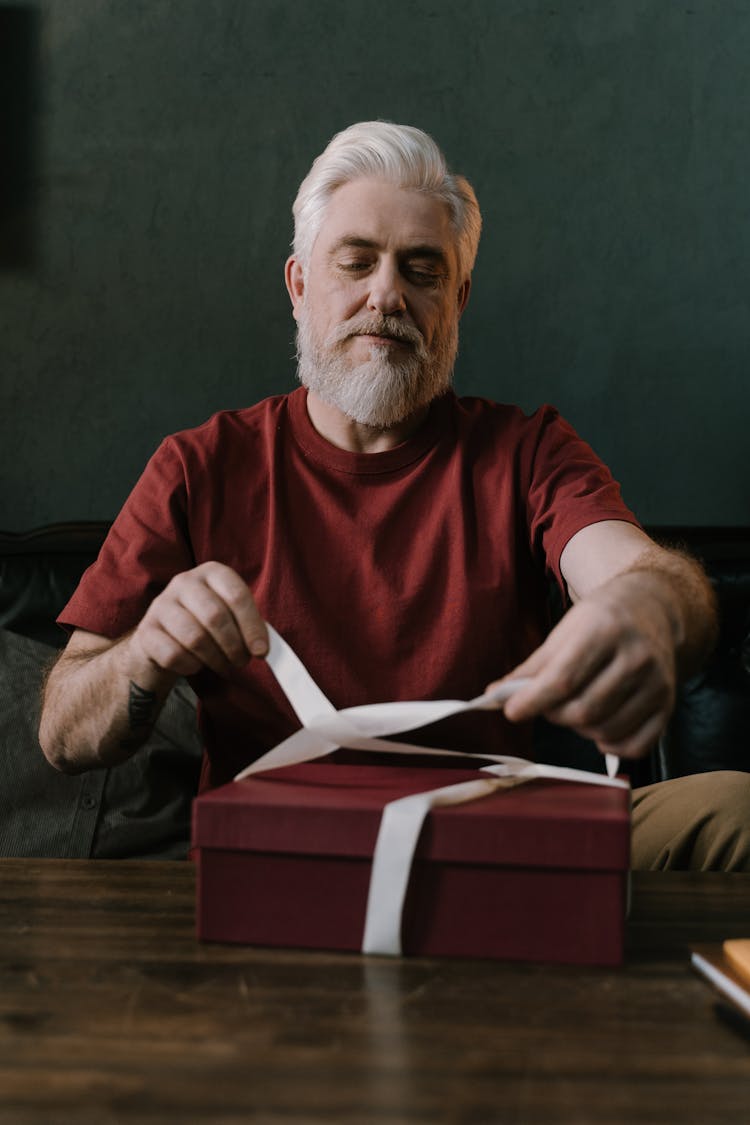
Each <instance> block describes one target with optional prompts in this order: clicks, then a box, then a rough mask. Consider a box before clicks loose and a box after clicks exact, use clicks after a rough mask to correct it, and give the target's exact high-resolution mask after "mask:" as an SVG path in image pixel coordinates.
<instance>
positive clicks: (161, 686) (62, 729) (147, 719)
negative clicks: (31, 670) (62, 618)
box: [39, 634, 177, 773]
mask: <svg viewBox="0 0 750 1125" xmlns="http://www.w3.org/2000/svg"><path fill="white" fill-rule="evenodd" d="M131 637H132V634H130V635H128V636H127V637H124V638H123V639H122V640H120V641H118V642H116V643H114V644H112V645H109V646H108V647H106V648H104V649H103V650H101V651H97V652H93V653H92V652H72V653H69V652H63V654H62V655H61V657H60V658H59V660H58V662H57V663H56V664H55V665H54V667H53V668H52V670H51V671H50V673H49V675H48V677H47V681H46V684H45V687H44V695H43V700H42V716H41V722H40V727H39V742H40V745H41V747H42V750H43V751H44V754H45V756H46V757H47V759H48V761H50V762H51V763H52V765H53V766H55V767H56V768H57V769H59V770H62V771H63V772H65V773H81V772H83V771H84V770H88V769H96V768H101V767H105V766H112V765H116V764H118V763H119V762H122V761H124V760H125V759H127V758H129V757H130V756H131V755H132V754H133V753H135V751H136V750H137V749H138V747H139V746H141V745H142V744H143V742H145V740H146V739H147V738H148V736H149V734H150V732H151V730H152V728H153V725H154V723H155V722H156V719H157V717H158V715H159V712H160V710H161V708H162V706H163V704H164V701H165V699H166V697H167V695H168V694H169V691H170V689H171V688H172V686H173V684H174V682H175V679H176V678H177V677H176V676H174V675H172V674H171V673H168V672H165V671H164V670H163V669H161V668H157V667H156V666H155V665H153V664H152V662H151V661H149V660H147V659H145V658H144V657H143V655H142V654H140V653H139V652H138V651H137V650H136V649H135V647H134V646H133V645H132V644H131Z"/></svg>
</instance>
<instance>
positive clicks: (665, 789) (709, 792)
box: [631, 770, 750, 871]
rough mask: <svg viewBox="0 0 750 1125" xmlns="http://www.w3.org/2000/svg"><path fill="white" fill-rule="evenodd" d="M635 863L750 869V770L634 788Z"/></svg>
mask: <svg viewBox="0 0 750 1125" xmlns="http://www.w3.org/2000/svg"><path fill="white" fill-rule="evenodd" d="M631 866H632V867H633V868H634V869H635V870H646V871H648V870H650V871H666V870H669V869H671V870H677V871H750V773H739V772H737V771H734V770H717V771H716V772H715V773H697V774H691V775H690V776H688V777H677V778H674V779H673V780H671V781H659V782H656V784H654V785H646V786H644V787H643V788H641V789H634V790H633V836H632V859H631Z"/></svg>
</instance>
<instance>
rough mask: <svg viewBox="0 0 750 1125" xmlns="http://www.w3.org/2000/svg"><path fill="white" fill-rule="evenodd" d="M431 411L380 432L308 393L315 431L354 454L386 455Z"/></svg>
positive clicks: (308, 410)
mask: <svg viewBox="0 0 750 1125" xmlns="http://www.w3.org/2000/svg"><path fill="white" fill-rule="evenodd" d="M429 409H430V408H429V406H423V407H422V408H421V409H420V410H417V411H416V412H415V413H414V414H410V415H409V417H408V418H405V419H404V420H403V421H402V422H398V423H396V425H394V426H389V427H388V428H386V429H380V428H377V427H375V426H366V425H364V424H363V423H361V422H355V421H354V420H353V419H352V418H349V417H348V416H347V415H346V414H342V412H341V411H340V410H339V409H338V408H337V407H335V406H330V405H329V404H328V403H327V402H323V400H322V399H320V398H318V396H317V395H316V394H315V393H314V392H313V391H308V392H307V413H308V415H309V416H310V421H311V422H312V424H313V426H314V427H315V429H316V430H317V431H318V433H319V434H320V435H321V437H324V438H325V439H326V441H330V443H331V445H335V446H338V448H339V449H347V450H348V451H349V452H350V453H383V452H385V451H386V450H388V449H394V448H395V447H396V446H397V445H400V444H401V443H402V442H403V441H406V439H407V438H408V437H411V435H412V434H413V433H414V432H415V430H418V429H419V427H420V426H421V425H422V423H423V422H424V420H425V418H426V417H427V412H428V411H429Z"/></svg>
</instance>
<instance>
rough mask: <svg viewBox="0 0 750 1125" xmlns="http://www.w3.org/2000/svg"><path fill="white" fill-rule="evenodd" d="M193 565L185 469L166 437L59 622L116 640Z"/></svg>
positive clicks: (174, 447)
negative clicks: (179, 575) (182, 572)
mask: <svg viewBox="0 0 750 1125" xmlns="http://www.w3.org/2000/svg"><path fill="white" fill-rule="evenodd" d="M193 566H195V557H194V553H193V549H192V545H191V542H190V537H189V532H188V521H187V486H186V479H185V470H184V465H183V461H182V458H181V456H180V452H179V449H178V448H177V446H176V444H175V442H174V440H173V439H172V438H166V439H165V441H163V442H162V444H161V445H160V446H159V448H158V450H157V451H156V453H155V454H154V455H153V457H152V458H151V460H150V461H149V462H148V464H147V466H146V468H145V470H144V472H143V474H142V476H141V477H140V479H139V481H138V482H137V484H136V485H135V488H134V489H133V491H132V492H131V494H130V496H129V497H128V499H127V500H126V502H125V504H124V506H123V508H122V511H121V512H120V514H119V515H118V517H117V519H116V520H115V522H114V523H113V525H112V527H111V529H110V531H109V534H108V536H107V538H106V540H105V542H104V544H103V546H102V549H101V551H100V552H99V557H98V558H97V560H96V562H95V563H93V564H92V565H91V566H90V567H89V568H88V570H86V571H85V573H84V575H83V577H82V578H81V581H80V583H79V586H78V589H77V590H76V592H75V593H74V594H73V597H72V598H71V599H70V601H69V602H68V604H67V605H66V606H65V608H64V609H63V611H62V613H61V614H60V616H59V617H58V619H57V620H58V623H59V624H60V625H62V626H63V627H65V628H68V629H71V628H79V629H86V630H87V631H88V632H91V633H98V634H100V635H102V636H105V637H109V638H111V639H113V640H114V639H115V638H117V637H120V636H122V635H123V634H124V633H126V632H128V631H129V630H130V629H133V628H135V626H136V625H137V624H138V622H139V621H140V620H141V618H142V617H143V615H144V614H145V612H146V610H147V609H148V607H149V605H150V604H151V602H152V601H153V599H154V598H155V597H156V596H157V595H158V594H159V593H161V591H162V590H163V589H164V587H165V586H166V585H167V583H168V582H169V581H170V579H172V578H173V577H174V575H176V574H179V573H180V572H181V571H184V570H189V569H191V568H192V567H193Z"/></svg>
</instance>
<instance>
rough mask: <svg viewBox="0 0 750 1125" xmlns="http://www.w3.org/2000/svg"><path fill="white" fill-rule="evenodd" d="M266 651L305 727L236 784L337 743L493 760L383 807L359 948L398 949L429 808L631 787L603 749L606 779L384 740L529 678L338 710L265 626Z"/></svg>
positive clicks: (485, 703) (477, 706) (498, 695)
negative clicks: (497, 795) (548, 789)
mask: <svg viewBox="0 0 750 1125" xmlns="http://www.w3.org/2000/svg"><path fill="white" fill-rule="evenodd" d="M267 627H268V635H269V639H270V648H269V652H268V656H267V657H266V660H267V663H268V665H269V667H270V668H271V671H272V672H273V674H274V676H275V677H276V679H277V680H278V682H279V685H280V686H281V688H282V690H283V691H284V693H285V694H286V696H287V698H288V700H289V702H290V703H291V705H292V707H293V708H294V710H295V712H296V714H297V716H298V718H299V720H300V722H301V723H302V727H301V728H300V730H298V731H296V732H295V733H294V734H292V735H291V736H290V737H289V738H286V739H284V741H283V742H280V743H279V744H278V746H275V747H274V749H273V750H269V751H268V753H267V754H263V755H262V757H260V758H258V759H257V760H256V761H254V762H252V763H251V764H250V765H249V766H247V767H246V768H245V769H244V770H241V772H240V773H238V774H237V776H236V778H235V781H241V780H242V779H243V778H245V777H249V776H250V775H251V774H254V773H260V772H262V771H266V770H273V769H280V768H281V767H282V766H291V765H298V764H300V763H302V762H309V761H313V760H314V759H315V758H321V757H324V756H325V755H326V754H330V753H331V752H332V751H333V750H336V749H338V748H339V747H340V746H346V747H348V748H350V749H353V750H376V751H379V752H383V753H387V754H422V755H429V756H430V757H432V756H433V755H435V754H437V755H444V756H447V757H451V758H455V757H456V756H458V757H463V758H471V759H476V758H479V759H482V760H483V761H491V762H494V763H495V764H494V765H490V766H483V767H481V772H482V773H486V774H493V775H494V776H493V777H483V778H477V779H476V780H475V781H463V782H459V783H458V784H457V785H448V786H445V787H443V788H442V789H433V790H431V791H430V792H427V793H414V794H411V795H410V796H408V797H401V798H399V799H398V800H396V801H391V802H390V803H389V804H387V805H386V806H385V808H384V809H383V813H382V816H381V820H380V828H379V830H378V837H377V841H376V844H375V851H374V853H373V861H372V872H371V875H370V887H369V892H368V898H367V912H366V915H365V930H364V938H363V941H362V952H363V953H382V954H390V955H393V956H400V954H401V918H402V914H403V907H404V901H405V898H406V889H407V886H408V883H409V875H410V872H411V866H412V862H413V859H414V853H415V851H416V847H417V841H418V839H419V834H420V832H421V830H422V825H423V823H424V820H425V817H426V816H427V813H428V812H429V810H430V809H431V808H435V807H437V806H444V805H458V804H462V803H463V802H464V801H473V800H476V799H477V798H478V797H484V796H487V795H488V794H490V793H493V792H494V791H495V790H496V789H500V788H508V787H510V786H512V785H519V784H521V783H523V782H524V781H530V780H532V779H533V778H537V777H538V778H552V779H554V780H558V781H576V782H585V783H587V784H589V785H608V786H618V787H621V788H625V789H627V788H628V782H627V781H622V780H620V779H619V778H617V777H615V776H614V775H615V774H616V773H617V769H618V768H619V761H618V759H617V758H616V757H614V755H611V754H608V755H606V758H607V776H604V775H603V774H599V773H589V772H588V771H586V770H576V769H569V768H567V767H564V766H547V765H541V764H538V763H536V762H529V761H527V760H526V759H525V758H512V757H507V756H505V755H494V754H470V753H467V752H465V751H455V750H438V749H434V748H429V747H425V746H415V745H413V744H411V743H404V742H392V741H390V740H389V741H386V740H385V739H384V738H383V737H382V736H384V735H388V734H396V733H398V732H399V731H408V730H415V729H416V728H417V727H422V726H426V725H427V724H428V723H434V722H437V721H438V720H439V719H445V718H448V716H449V715H458V714H461V713H462V712H465V711H481V710H494V709H495V708H496V707H497V706H498V704H500V703H503V702H504V701H505V700H506V699H509V698H510V696H511V695H512V694H513V692H514V691H516V690H518V688H520V687H522V686H523V685H524V684H525V683H527V682H528V681H526V680H508V681H506V682H505V683H503V684H500V685H498V686H497V687H496V688H494V689H493V690H492V691H491V692H485V693H484V694H483V695H478V696H477V697H476V698H475V699H470V700H460V699H441V700H433V701H407V702H398V703H373V704H369V705H367V706H363V707H346V708H344V709H342V710H341V711H337V710H336V709H335V707H334V706H333V704H332V703H331V702H330V700H329V699H327V698H326V696H325V695H324V694H323V692H322V691H321V690H320V688H319V687H318V685H317V684H316V683H315V681H314V680H313V679H312V677H311V676H310V673H309V672H308V671H307V669H306V668H305V666H304V664H303V663H302V661H301V660H300V659H299V657H298V656H297V655H296V654H295V653H294V652H293V651H292V649H291V648H290V646H289V645H288V644H287V643H286V641H285V640H284V639H283V638H282V637H280V636H279V634H278V633H277V632H276V630H275V629H274V628H273V627H272V626H271V625H268V626H267Z"/></svg>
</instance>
